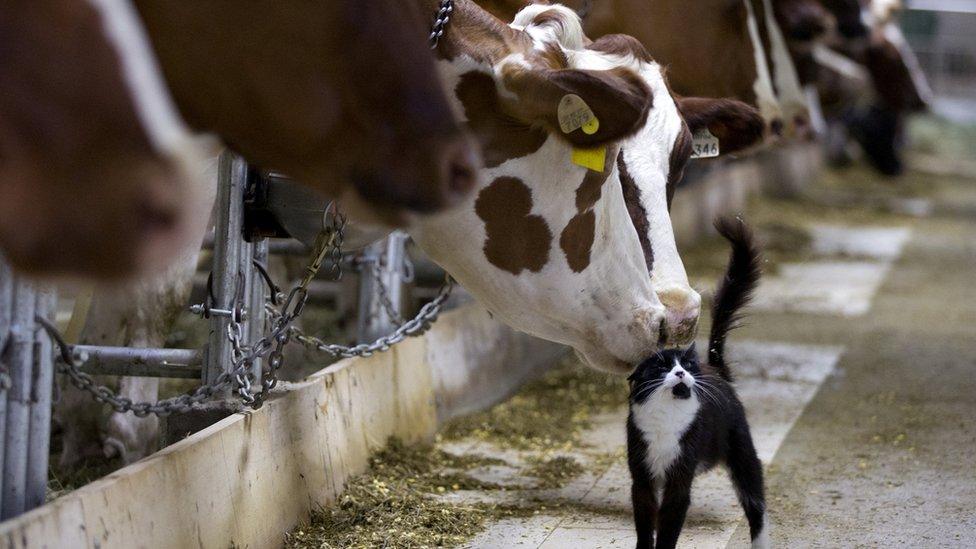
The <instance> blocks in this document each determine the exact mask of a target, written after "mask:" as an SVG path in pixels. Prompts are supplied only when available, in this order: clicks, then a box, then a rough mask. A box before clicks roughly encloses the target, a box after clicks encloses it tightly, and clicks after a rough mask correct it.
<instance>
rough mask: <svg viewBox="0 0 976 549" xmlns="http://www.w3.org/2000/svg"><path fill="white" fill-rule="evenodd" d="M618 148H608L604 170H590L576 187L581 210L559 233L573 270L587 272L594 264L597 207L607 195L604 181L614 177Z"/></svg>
mask: <svg viewBox="0 0 976 549" xmlns="http://www.w3.org/2000/svg"><path fill="white" fill-rule="evenodd" d="M619 150H620V149H619V148H618V147H610V148H608V150H607V158H606V161H605V164H604V166H603V171H602V172H596V171H593V170H586V175H585V176H584V177H583V182H582V183H580V186H579V187H577V188H576V210H577V213H576V215H575V216H573V218H572V219H570V220H569V223H567V224H566V228H564V229H563V231H562V233H560V235H559V247H560V248H562V250H563V253H564V254H566V261H567V262H568V263H569V268H570V269H572V270H573V272H577V273H579V272H583V270H585V269H586V268H587V267H589V266H590V252H591V250H592V249H593V242H594V239H595V235H596V213H595V212H594V211H593V207H594V206H596V203H597V202H599V200H600V197H601V196H602V195H603V184H604V183H606V182H607V179H608V178H609V177H610V170H611V169H612V168H613V162H614V159H615V158H617V156H618V154H617V153H618V151H619Z"/></svg>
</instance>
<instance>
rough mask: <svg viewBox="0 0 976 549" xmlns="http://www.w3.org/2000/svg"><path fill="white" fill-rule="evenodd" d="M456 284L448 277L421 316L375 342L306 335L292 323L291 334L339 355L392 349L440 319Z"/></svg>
mask: <svg viewBox="0 0 976 549" xmlns="http://www.w3.org/2000/svg"><path fill="white" fill-rule="evenodd" d="M453 288H454V283H453V282H452V281H451V279H450V278H449V277H448V278H447V279H446V280H445V281H444V284H443V285H442V286H441V288H440V290H439V291H438V292H437V297H435V298H434V299H433V300H432V301H430V302H429V303H427V304H425V305H424V306H423V307H421V308H420V311H419V312H418V313H417V316H415V317H413V318H412V319H410V320H408V321H407V322H404V323H403V324H402V325H400V327H398V328H397V329H396V330H394V331H393V333H391V334H387V335H385V336H382V337H380V338H379V339H377V340H376V341H373V342H372V343H360V344H359V345H353V346H346V345H339V344H336V343H326V342H325V341H322V340H321V339H319V338H317V337H314V336H310V335H306V334H305V333H303V332H302V331H301V329H299V328H297V327H295V326H292V327H291V329H290V332H291V336H292V337H293V338H294V339H295V340H296V341H298V342H299V343H301V344H302V345H305V347H307V348H309V349H314V350H316V351H322V352H324V353H329V354H330V355H332V356H336V357H342V358H352V357H367V356H372V355H373V354H376V353H379V352H383V351H388V350H389V349H390V347H392V346H394V345H396V344H397V343H400V342H401V341H403V340H404V339H406V338H408V337H413V336H418V335H421V334H423V333H424V332H426V331H427V330H429V329H430V327H431V325H432V324H433V323H434V322H435V321H436V320H437V316H438V315H439V314H440V312H441V308H442V307H443V305H444V303H445V302H446V301H447V298H448V297H450V295H451V290H452V289H453Z"/></svg>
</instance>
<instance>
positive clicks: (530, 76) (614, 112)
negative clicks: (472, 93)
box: [501, 63, 653, 147]
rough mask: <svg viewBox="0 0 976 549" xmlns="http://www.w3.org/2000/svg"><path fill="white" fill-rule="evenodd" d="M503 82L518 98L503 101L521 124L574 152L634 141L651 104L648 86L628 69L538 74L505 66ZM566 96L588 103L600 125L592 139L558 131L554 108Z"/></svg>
mask: <svg viewBox="0 0 976 549" xmlns="http://www.w3.org/2000/svg"><path fill="white" fill-rule="evenodd" d="M501 76H502V83H503V84H504V86H505V89H506V90H508V91H510V92H511V93H512V94H513V95H514V96H515V97H516V98H517V99H515V100H511V99H508V98H506V99H505V108H506V109H507V110H508V111H509V112H510V113H512V116H514V117H516V118H517V119H518V120H521V121H523V123H525V124H531V125H538V126H544V127H547V128H549V129H550V130H551V132H552V133H553V134H554V135H556V136H559V137H560V138H562V139H565V140H567V141H569V142H570V143H572V144H573V145H574V146H576V147H596V146H600V145H605V144H607V143H610V142H613V141H618V140H620V139H623V138H626V137H629V136H631V135H633V134H634V133H636V132H637V131H638V130H639V129H640V128H642V127H643V126H644V123H645V122H646V120H647V114H648V112H649V111H650V109H651V106H652V103H653V93H652V92H651V89H650V88H649V87H648V86H647V83H646V82H644V80H643V79H642V78H641V77H640V76H639V75H638V74H637V73H635V72H634V71H632V70H630V69H628V68H626V67H615V68H612V69H609V70H588V69H564V70H538V69H534V68H526V67H525V66H523V65H522V64H519V63H506V64H505V65H504V66H503V67H502V68H501ZM569 93H572V94H576V95H578V96H580V97H581V98H582V99H583V100H584V101H586V104H587V105H589V107H590V109H591V110H592V111H593V114H595V115H596V117H597V118H598V119H599V120H600V127H599V129H598V130H597V131H596V132H595V133H593V134H587V133H585V132H584V131H582V129H577V130H574V131H572V132H570V133H568V134H564V133H562V131H560V129H559V121H558V113H557V108H558V106H559V101H560V100H561V99H562V98H563V97H564V96H565V95H566V94H569Z"/></svg>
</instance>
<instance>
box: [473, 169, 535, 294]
mask: <svg viewBox="0 0 976 549" xmlns="http://www.w3.org/2000/svg"><path fill="white" fill-rule="evenodd" d="M474 210H475V213H477V214H478V217H480V218H481V220H482V221H484V222H485V233H486V235H487V238H486V240H485V245H484V248H483V249H484V252H485V257H486V258H487V259H488V262H489V263H491V264H492V265H494V266H496V267H498V268H499V269H502V270H504V271H508V272H510V273H512V274H514V275H517V274H519V273H521V272H522V271H523V270H528V271H532V272H539V271H540V270H542V267H544V266H545V264H546V263H547V262H548V261H549V248H550V246H551V242H552V232H551V231H550V230H549V226H548V225H547V224H546V221H545V220H544V219H543V218H542V217H541V216H538V215H531V212H532V190H531V189H529V187H528V186H526V184H525V183H523V182H522V181H521V180H520V179H518V178H515V177H499V178H497V179H495V180H494V181H492V182H491V184H490V185H488V186H487V187H485V188H484V189H482V191H481V192H480V193H479V194H478V199H477V200H476V201H475V204H474Z"/></svg>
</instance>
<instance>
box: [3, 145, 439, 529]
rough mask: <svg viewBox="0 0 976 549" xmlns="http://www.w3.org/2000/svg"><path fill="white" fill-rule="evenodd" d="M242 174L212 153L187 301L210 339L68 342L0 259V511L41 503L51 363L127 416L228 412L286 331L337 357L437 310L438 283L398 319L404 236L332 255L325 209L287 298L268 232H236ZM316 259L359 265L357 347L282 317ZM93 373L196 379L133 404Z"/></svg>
mask: <svg viewBox="0 0 976 549" xmlns="http://www.w3.org/2000/svg"><path fill="white" fill-rule="evenodd" d="M253 177H255V173H254V172H252V171H250V170H249V167H248V165H247V163H246V162H245V161H244V160H242V159H241V158H240V157H238V156H236V155H234V154H232V153H230V152H225V153H224V154H222V155H221V157H220V160H219V169H218V183H217V184H218V188H217V198H216V200H217V208H216V211H215V216H214V227H215V236H214V238H213V239H212V240H211V241H210V242H209V245H210V246H212V250H213V267H212V272H211V274H210V278H209V281H208V284H207V292H206V294H207V295H206V298H205V302H204V303H203V304H200V305H194V306H192V307H191V310H192V312H194V313H196V314H198V315H200V316H202V317H204V318H205V319H206V321H207V322H208V323H209V339H208V342H207V344H206V345H204V346H203V347H202V348H198V349H163V348H152V349H143V348H140V349H136V348H129V347H105V346H93V345H69V344H68V343H66V342H65V341H64V340H63V338H62V337H61V336H60V334H59V333H58V332H57V328H56V327H55V326H54V324H53V322H50V321H49V320H47V319H51V318H53V312H54V310H55V306H56V294H55V291H54V289H53V288H49V287H37V286H35V285H34V284H32V283H31V282H30V281H28V280H26V279H24V278H22V277H19V276H15V275H13V273H12V272H11V271H10V269H9V268H8V267H7V266H6V265H5V264H3V262H2V261H0V444H2V446H0V470H2V472H3V478H2V483H0V496H2V499H0V519H3V520H5V519H7V518H11V517H14V516H16V515H19V514H21V513H23V512H25V511H28V510H30V509H32V508H34V507H36V506H38V505H40V504H42V503H43V502H44V498H45V491H46V487H47V478H48V456H49V440H50V432H51V429H50V427H51V407H52V391H53V383H54V372H55V368H57V369H59V370H60V371H61V372H63V373H65V374H67V377H68V379H69V380H70V381H71V382H72V383H73V384H74V385H75V386H76V387H78V388H79V389H82V390H84V391H87V392H89V393H91V394H92V395H93V398H95V399H96V400H98V401H99V402H103V403H107V404H108V405H110V406H112V407H113V408H114V409H115V410H116V411H120V412H129V411H131V412H133V413H134V414H136V415H138V416H143V415H147V414H157V415H160V416H165V415H169V414H173V413H181V414H192V413H193V412H194V411H196V410H197V406H199V405H200V404H202V403H204V402H207V403H208V405H209V406H210V408H209V409H211V410H212V407H213V406H214V405H216V406H218V407H220V406H223V407H224V408H225V409H226V411H227V413H232V412H235V411H238V410H240V409H241V407H242V404H243V405H244V406H251V407H256V406H260V404H261V402H262V401H263V400H264V399H265V398H266V397H267V396H268V393H269V392H270V390H271V389H272V388H273V387H274V384H275V382H276V379H277V378H276V377H275V375H276V372H277V369H278V368H279V367H280V366H281V362H282V353H281V351H282V348H283V347H284V345H286V344H287V343H288V342H289V341H292V340H295V341H298V342H300V343H302V344H303V345H305V346H307V347H310V348H312V349H317V350H319V351H323V352H327V353H330V354H332V355H333V356H336V357H344V356H368V355H370V354H373V353H375V352H381V351H384V350H386V349H388V348H389V347H390V346H391V345H393V344H395V343H397V342H399V341H401V340H403V339H404V338H405V337H408V336H411V335H418V334H420V333H423V332H424V331H426V330H427V329H428V328H429V326H430V324H431V323H432V322H433V321H434V320H435V319H436V317H437V314H438V312H439V311H440V307H441V305H442V304H443V303H444V301H445V300H446V298H447V294H448V291H449V285H445V286H444V287H443V288H442V289H441V291H440V292H439V293H438V295H437V296H436V298H435V299H434V300H433V301H432V302H430V303H428V304H427V305H425V306H424V307H422V308H421V312H420V314H418V315H417V316H416V317H415V318H413V319H410V320H409V321H404V319H403V318H402V314H403V311H402V307H401V303H402V301H403V299H402V298H403V295H404V284H405V283H406V282H407V281H409V280H410V278H411V277H412V272H411V271H412V268H411V267H410V263H409V261H407V259H406V249H405V245H406V242H407V239H408V238H407V236H406V235H405V234H403V233H402V232H394V233H392V234H391V235H389V236H388V237H386V238H384V239H382V240H380V241H378V242H376V243H374V244H372V245H370V246H368V247H367V248H366V250H365V251H364V252H362V253H360V254H357V256H356V257H355V258H353V257H351V256H348V255H346V256H343V255H342V250H341V245H342V238H343V234H342V232H343V225H344V221H342V222H341V223H340V222H337V221H336V220H337V219H338V218H340V217H341V216H340V215H339V214H338V212H337V211H333V212H332V219H333V225H332V226H331V227H327V226H326V225H327V224H328V223H327V221H326V220H325V216H323V222H322V223H323V232H322V234H320V238H321V239H322V244H321V246H317V249H315V250H313V251H312V255H313V256H316V257H315V258H314V260H313V261H312V262H311V263H310V265H309V267H307V268H306V276H305V277H304V279H303V281H302V282H301V283H300V284H299V285H298V286H296V287H295V288H294V289H293V290H291V293H290V294H288V295H287V296H286V295H285V294H282V293H281V292H280V291H279V290H278V288H277V287H276V286H275V285H274V283H273V282H272V281H271V279H270V276H269V275H268V274H267V270H266V268H265V266H266V265H267V261H268V255H269V248H270V247H271V246H270V241H269V240H268V239H267V238H258V237H255V238H252V239H251V241H248V240H247V239H246V238H245V230H244V219H245V205H244V201H245V192H246V190H247V188H248V185H249V184H253V179H249V178H253ZM272 179H273V178H272ZM323 209H325V210H327V208H323ZM205 247H206V245H205ZM275 247H276V248H280V249H281V250H282V251H283V252H285V253H291V254H294V253H296V251H300V250H302V249H304V245H301V246H299V245H297V243H293V241H284V242H283V241H276V246H275ZM324 262H328V263H330V265H329V268H330V269H331V270H332V271H333V275H334V276H333V278H338V274H339V273H341V268H342V265H355V266H356V267H357V268H359V269H360V277H359V289H358V294H359V295H358V310H359V314H358V324H357V332H358V337H357V340H358V341H357V343H358V344H357V345H353V346H344V345H338V344H334V343H326V342H324V341H322V340H320V339H318V338H315V337H312V336H308V335H305V334H304V333H303V332H302V331H301V330H299V329H298V328H297V327H295V326H292V321H293V320H294V319H295V318H297V316H298V315H300V314H301V311H302V310H303V308H304V306H305V301H306V300H307V299H308V288H309V285H310V283H311V281H312V279H313V278H314V276H315V275H316V274H317V271H318V268H319V266H320V265H322V264H323V263H324ZM45 332H47V333H45ZM95 375H115V376H143V377H168V378H183V379H193V378H195V379H199V380H200V382H201V387H200V388H198V389H197V390H196V391H195V392H193V393H187V394H183V395H180V396H178V397H174V398H171V399H166V400H163V401H159V402H156V403H136V402H132V401H130V400H128V399H125V398H123V397H119V396H117V395H115V393H114V392H113V391H112V390H111V389H110V388H107V387H102V386H99V385H97V383H96V382H95V379H94V378H93V377H92V376H95ZM214 403H216V404H214ZM212 419H213V415H212V414H201V415H200V421H204V422H207V423H209V422H210V421H212ZM191 423H192V421H191ZM204 426H205V425H199V426H198V427H199V428H202V427H204Z"/></svg>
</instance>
